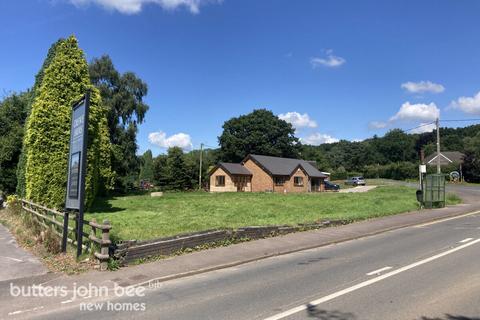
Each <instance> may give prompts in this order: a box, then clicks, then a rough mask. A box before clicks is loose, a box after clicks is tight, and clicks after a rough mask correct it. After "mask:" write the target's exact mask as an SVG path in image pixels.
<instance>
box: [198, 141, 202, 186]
mask: <svg viewBox="0 0 480 320" xmlns="http://www.w3.org/2000/svg"><path fill="white" fill-rule="evenodd" d="M202 162H203V143H200V168H199V169H198V171H199V172H198V190H201V189H202Z"/></svg>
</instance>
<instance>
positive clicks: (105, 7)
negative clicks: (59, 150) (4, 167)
mask: <svg viewBox="0 0 480 320" xmlns="http://www.w3.org/2000/svg"><path fill="white" fill-rule="evenodd" d="M479 10H480V2H479V1H477V0H471V1H468V0H465V1H455V0H451V1H446V0H445V1H433V0H432V1H428V0H426V1H418V0H415V1H413V0H412V1H408V0H405V1H403V0H402V1H380V0H379V1H360V0H352V1H341V0H334V1H333V0H332V1H323V0H297V1H292V0H223V1H217V0H123V1H120V0H31V1H26V0H17V1H1V2H0V38H1V39H2V41H1V50H0V90H1V92H3V94H5V93H6V92H11V91H21V90H25V89H26V88H28V87H30V86H31V85H32V84H33V81H34V75H35V74H36V72H37V71H38V69H39V68H40V66H41V64H42V62H43V60H44V58H45V55H46V53H47V50H48V48H49V47H50V45H51V44H52V43H53V42H54V41H56V40H57V39H58V38H60V37H66V36H69V35H71V34H74V35H75V36H76V37H77V38H78V40H79V42H80V46H81V48H82V49H83V50H84V51H85V53H86V56H87V59H88V60H90V59H91V58H93V57H98V56H100V55H102V54H105V53H106V54H109V55H110V56H111V58H112V60H113V62H114V64H115V66H116V67H117V68H118V69H119V70H120V71H122V72H123V71H134V72H135V73H136V74H137V75H138V76H140V77H141V78H142V79H143V80H145V81H146V82H147V83H148V85H149V93H148V96H147V97H146V102H147V103H148V104H149V105H150V111H149V113H148V114H147V119H146V122H145V123H144V124H142V126H141V127H140V132H139V135H138V144H139V146H140V152H143V151H145V150H146V149H148V148H151V149H152V150H153V151H154V153H155V154H157V153H160V152H164V151H165V148H166V147H168V146H172V145H180V146H182V147H185V148H186V149H188V148H190V147H193V148H198V147H199V144H200V143H202V142H203V143H205V144H206V145H209V146H216V145H217V136H218V135H220V134H221V130H222V128H221V127H222V124H223V122H224V121H225V120H227V119H229V118H231V117H233V116H238V115H240V114H245V113H248V112H250V111H252V110H253V109H254V108H268V109H270V110H272V111H273V112H274V113H275V114H278V115H280V116H281V117H282V118H284V119H286V120H288V121H290V122H292V123H293V124H294V125H295V126H296V128H297V135H298V136H299V137H301V138H302V140H303V141H304V142H307V143H313V144H318V143H322V142H332V141H335V140H336V139H348V140H357V139H365V138H368V137H370V136H372V135H373V134H378V135H383V134H384V133H385V132H387V131H388V130H389V129H391V128H396V127H398V128H403V129H408V128H412V127H415V126H418V125H419V124H421V123H429V122H431V121H433V120H434V118H435V117H436V116H437V115H440V116H441V118H444V119H458V118H461V119H463V118H479V117H480V94H478V93H479V92H480V42H479V41H478V34H479V30H480V19H478V12H479ZM466 124H468V123H466ZM462 125H465V124H462ZM421 129H422V130H428V129H431V128H430V127H428V126H426V127H422V128H421Z"/></svg>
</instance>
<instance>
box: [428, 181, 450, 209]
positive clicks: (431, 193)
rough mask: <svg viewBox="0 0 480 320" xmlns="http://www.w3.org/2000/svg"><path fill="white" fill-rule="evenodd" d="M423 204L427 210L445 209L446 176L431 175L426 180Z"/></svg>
mask: <svg viewBox="0 0 480 320" xmlns="http://www.w3.org/2000/svg"><path fill="white" fill-rule="evenodd" d="M423 203H424V206H425V208H428V209H431V208H434V207H435V208H443V207H445V175H444V174H441V173H440V174H429V175H427V176H426V178H425V179H424V185H423Z"/></svg>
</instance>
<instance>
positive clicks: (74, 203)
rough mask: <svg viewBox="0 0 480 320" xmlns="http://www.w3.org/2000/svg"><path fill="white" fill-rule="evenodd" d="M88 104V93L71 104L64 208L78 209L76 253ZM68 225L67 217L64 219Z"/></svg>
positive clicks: (81, 206)
mask: <svg viewBox="0 0 480 320" xmlns="http://www.w3.org/2000/svg"><path fill="white" fill-rule="evenodd" d="M89 105H90V93H89V92H87V93H86V94H85V95H84V97H83V98H82V99H81V100H80V101H79V102H77V103H76V104H75V105H74V106H73V110H72V122H71V128H70V152H69V157H68V159H69V160H68V180H67V195H66V199H65V208H66V209H70V210H76V211H78V215H77V225H76V232H77V249H78V251H77V255H80V254H81V250H82V230H83V209H84V208H83V207H84V200H85V173H86V171H87V167H86V164H87V161H86V160H87V139H88V136H87V133H88V132H87V131H88V110H89ZM65 220H66V221H67V222H66V223H67V225H66V226H64V229H65V227H68V218H67V219H65ZM65 231H67V230H66V229H65V230H64V241H63V242H64V243H62V249H66V234H67V233H68V232H65Z"/></svg>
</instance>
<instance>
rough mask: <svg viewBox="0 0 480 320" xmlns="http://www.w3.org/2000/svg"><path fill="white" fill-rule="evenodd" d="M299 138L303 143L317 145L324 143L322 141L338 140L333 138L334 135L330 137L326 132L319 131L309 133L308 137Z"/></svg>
mask: <svg viewBox="0 0 480 320" xmlns="http://www.w3.org/2000/svg"><path fill="white" fill-rule="evenodd" d="M300 140H301V142H302V143H304V144H310V145H314V146H318V145H321V144H324V143H335V142H338V141H340V140H339V139H337V138H334V137H332V136H330V135H328V134H324V133H319V132H316V133H313V134H311V135H309V136H308V137H306V138H302V139H300Z"/></svg>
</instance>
